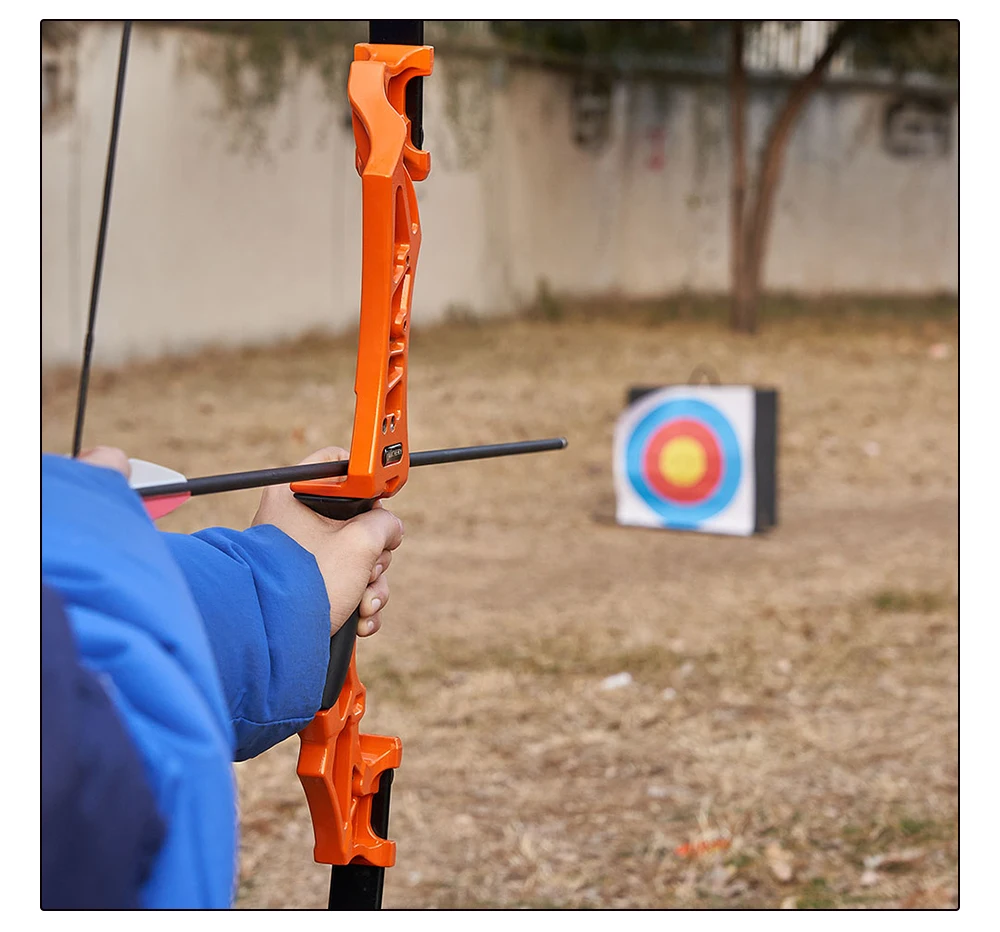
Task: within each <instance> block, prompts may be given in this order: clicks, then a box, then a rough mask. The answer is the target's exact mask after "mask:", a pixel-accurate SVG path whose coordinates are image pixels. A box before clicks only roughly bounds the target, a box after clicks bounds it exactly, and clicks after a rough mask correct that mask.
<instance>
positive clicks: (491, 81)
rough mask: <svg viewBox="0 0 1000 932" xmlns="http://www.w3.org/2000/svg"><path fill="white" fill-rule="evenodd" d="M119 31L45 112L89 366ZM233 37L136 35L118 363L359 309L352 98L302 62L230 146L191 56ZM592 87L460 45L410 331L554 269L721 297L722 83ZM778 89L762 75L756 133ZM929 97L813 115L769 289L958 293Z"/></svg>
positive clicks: (946, 189)
mask: <svg viewBox="0 0 1000 932" xmlns="http://www.w3.org/2000/svg"><path fill="white" fill-rule="evenodd" d="M119 39H120V31H119V29H118V28H116V27H113V26H104V25H101V24H89V25H87V26H85V27H84V28H83V29H82V31H81V33H80V36H79V40H78V42H77V43H75V45H74V47H73V48H70V49H64V50H62V51H61V52H60V53H59V55H58V57H57V59H56V64H57V67H58V74H59V81H58V88H59V91H58V94H59V95H61V96H62V97H63V98H64V99H62V100H61V102H59V101H57V102H56V104H53V105H51V106H50V108H49V112H47V113H45V114H44V115H43V122H42V142H43V144H42V278H43V281H42V285H43V287H42V322H43V327H42V335H43V341H42V342H43V357H44V359H45V361H46V362H53V363H55V362H70V361H75V360H76V359H77V358H78V356H79V352H80V348H81V346H82V341H83V332H84V326H85V319H86V307H87V299H88V295H89V288H90V274H91V266H92V262H93V252H94V243H95V239H96V230H97V222H98V215H99V210H100V199H101V187H102V177H103V170H104V161H105V157H106V148H107V138H108V129H109V126H110V118H111V107H112V101H113V97H114V80H115V70H116V62H117V52H118V43H119ZM212 41H216V40H211V39H208V38H206V37H203V36H199V35H197V34H194V33H190V32H186V31H183V30H179V29H172V28H165V29H164V28H157V29H155V30H154V29H153V28H152V27H143V26H139V27H137V28H136V29H135V32H134V35H133V43H132V53H131V58H130V62H129V71H128V79H127V86H126V87H127V89H126V98H125V108H124V115H123V125H122V132H121V139H120V149H119V157H118V169H117V175H116V181H115V189H114V201H113V205H112V214H111V224H110V236H109V240H108V246H107V257H106V267H105V275H104V284H103V288H102V298H101V307H100V314H99V328H98V336H97V347H98V359H99V360H101V361H104V362H117V361H121V360H124V359H128V358H135V357H141V356H144V355H156V354H160V353H163V352H167V351H185V350H189V349H194V348H197V347H201V346H204V345H206V344H211V343H261V342H266V341H269V340H273V339H277V338H284V337H290V336H295V335H297V334H300V333H302V332H304V331H306V330H309V329H312V328H317V327H323V328H330V329H344V328H347V327H350V326H352V325H353V324H354V322H355V321H356V315H357V300H358V291H359V286H358V281H359V267H360V266H359V263H360V241H359V240H360V183H359V180H358V177H357V174H356V172H355V170H354V149H353V139H352V136H351V133H350V130H349V129H348V127H347V122H346V119H345V116H346V107H345V106H344V105H343V104H341V103H340V102H339V101H338V102H334V103H331V102H330V101H329V100H328V99H327V98H326V96H325V93H324V89H323V87H322V85H321V84H320V82H319V80H318V79H316V78H310V77H306V78H304V79H302V80H301V81H299V82H297V83H296V84H295V86H294V87H293V89H292V90H291V91H290V92H289V93H288V94H287V95H286V96H285V97H284V98H283V100H282V103H281V104H280V106H279V107H278V108H277V110H276V112H275V113H274V114H273V117H271V118H269V119H268V121H267V136H266V139H267V151H266V152H265V153H264V154H259V153H258V154H257V155H253V154H251V153H250V152H249V151H248V149H247V147H246V146H243V147H240V146H235V147H234V136H233V132H232V126H231V124H230V123H228V122H226V121H220V120H219V119H218V117H217V116H216V111H217V108H218V105H219V93H218V90H217V87H216V85H215V84H213V82H212V81H211V80H210V79H209V78H207V77H206V76H205V75H204V73H202V72H201V71H200V70H199V69H198V68H196V67H194V61H195V59H196V58H197V56H198V55H199V53H200V52H201V51H204V48H205V47H206V46H205V44H206V43H209V42H212ZM579 80H580V79H579V78H574V77H573V76H572V75H570V74H567V73H557V72H552V71H544V70H541V69H538V68H531V67H527V66H522V65H512V64H510V63H509V62H502V61H493V62H490V61H485V60H477V59H471V58H467V57H462V56H460V55H457V54H455V55H450V56H449V55H448V54H447V52H441V53H439V55H438V59H437V63H436V70H435V74H434V76H433V77H432V78H431V79H429V80H428V81H427V82H425V114H426V115H425V124H426V145H427V147H428V148H429V149H430V151H431V153H432V159H433V169H432V173H431V176H430V178H429V179H428V180H427V181H425V182H423V183H421V184H419V185H418V186H417V190H418V195H419V201H420V211H421V216H422V218H423V224H424V231H425V234H424V245H423V251H422V254H421V257H420V267H419V271H418V275H417V290H416V297H415V318H414V320H415V326H419V325H420V324H421V323H422V322H429V321H433V320H436V319H440V318H441V317H442V316H444V315H445V314H447V313H448V312H449V311H455V310H461V311H464V312H467V313H475V314H491V313H502V312H508V311H511V310H513V309H515V308H517V307H518V306H520V305H522V304H523V303H525V302H527V301H530V300H531V299H532V298H533V296H534V295H535V294H536V292H537V290H538V288H539V283H540V281H541V280H542V279H545V280H546V281H547V282H548V285H549V287H550V288H551V289H552V290H553V291H554V292H563V293H569V294H573V295H580V296H594V295H600V294H605V293H607V294H618V295H622V296H627V297H648V296H655V295H662V294H666V293H671V292H677V291H680V290H685V289H691V290H705V291H721V290H723V289H725V288H726V286H727V269H728V242H727V240H728V232H727V231H728V220H727V217H728V204H727V195H728V150H727V139H726V135H727V134H726V119H727V115H726V97H725V90H724V87H723V86H722V85H721V84H720V83H719V82H718V81H717V80H700V81H694V80H690V81H687V82H684V81H680V80H676V79H675V80H673V81H671V82H654V83H648V82H647V83H644V82H641V81H630V82H625V81H618V82H616V83H615V84H614V85H613V86H612V87H611V88H610V91H609V96H602V95H603V91H601V90H600V89H598V90H597V91H594V90H593V89H591V90H590V91H587V90H586V89H583V90H581V88H580V87H579ZM783 93H784V88H783V87H782V86H780V85H775V84H770V85H760V86H757V87H755V89H754V91H753V93H752V97H751V105H750V113H749V121H750V127H749V129H750V139H751V143H752V146H759V144H760V140H761V138H762V135H763V132H764V128H765V125H766V122H767V119H768V118H769V114H770V113H771V112H772V109H773V107H774V106H776V103H777V101H778V100H779V99H780V95H781V94H783ZM912 96H913V95H911V94H908V93H906V92H904V91H900V90H898V89H896V90H888V89H884V90H878V89H859V88H853V89H845V88H831V89H827V90H824V91H823V92H821V93H820V94H818V95H817V96H816V97H815V99H814V100H813V101H812V103H811V104H810V105H809V106H808V108H807V110H806V111H805V113H804V116H803V119H802V122H801V123H800V125H799V127H798V130H797V131H796V134H795V137H794V139H793V141H792V144H791V148H790V150H789V152H788V157H787V161H786V170H785V175H784V179H783V181H782V184H781V188H780V190H779V193H778V205H777V212H776V216H775V222H774V228H773V237H772V244H771V249H770V252H769V256H768V262H767V268H766V284H767V286H768V287H769V288H772V289H775V290H793V291H797V292H801V293H804V294H815V293H824V292H827V293H828V292H836V291H843V292H851V291H865V292H886V293H899V292H911V293H920V292H939V291H956V290H957V284H958V271H957V265H958V253H957V235H958V230H957V176H958V160H957V132H958V126H957V106H955V105H953V104H948V105H947V106H945V107H944V110H943V112H937V111H935V109H934V105H925V104H923V103H921V101H920V100H919V99H911V98H912ZM345 98H346V95H345ZM605 105H606V106H605ZM928 106H929V107H930V109H929V110H928ZM602 107H603V109H602ZM887 121H888V122H887Z"/></svg>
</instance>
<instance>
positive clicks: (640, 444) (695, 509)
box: [625, 398, 743, 529]
mask: <svg viewBox="0 0 1000 932" xmlns="http://www.w3.org/2000/svg"><path fill="white" fill-rule="evenodd" d="M681 418H685V419H690V420H692V421H698V422H700V423H702V424H704V425H705V427H706V428H707V429H709V430H710V431H712V433H713V434H714V435H715V437H716V438H717V439H718V442H719V447H720V450H721V454H722V475H721V477H720V479H719V483H718V485H717V486H716V488H715V490H714V491H713V492H712V493H711V494H710V495H709V496H708V497H707V498H705V499H703V500H701V501H699V502H692V503H683V502H674V501H670V500H669V499H666V498H664V496H663V495H662V494H661V493H660V492H658V491H657V490H656V489H654V488H653V487H652V486H651V485H650V483H649V481H648V479H647V477H646V474H645V465H644V464H645V457H646V450H647V448H648V447H649V444H650V442H651V441H652V439H653V437H654V435H655V434H656V433H657V432H658V431H660V430H661V429H663V428H665V427H667V426H668V425H669V424H670V423H671V422H672V421H675V420H679V419H681ZM625 466H626V469H627V471H628V478H629V482H630V483H631V484H632V488H634V489H635V491H636V494H638V495H639V497H640V498H642V500H643V501H644V502H645V503H646V504H647V505H649V507H650V508H652V509H653V511H655V512H656V513H657V514H658V515H659V516H660V517H661V518H663V519H664V520H665V521H666V522H667V523H668V524H669V525H671V526H673V527H678V528H689V529H694V528H697V526H698V525H699V524H700V523H701V522H703V521H706V520H707V519H709V518H711V517H713V516H714V515H717V514H718V513H719V512H720V511H722V510H723V509H724V508H726V507H727V506H728V505H729V504H730V502H732V500H733V496H734V495H735V494H736V490H737V489H738V488H739V485H740V476H741V475H742V473H743V465H742V460H741V457H740V445H739V441H738V440H737V438H736V432H735V431H734V430H733V428H732V425H731V424H730V423H729V419H728V418H727V417H725V415H723V414H722V413H721V412H720V411H719V410H718V408H715V407H713V406H712V405H710V404H706V403H705V402H704V401H695V400H694V399H690V398H686V399H682V400H678V401H666V402H664V403H663V404H661V405H657V407H655V408H654V409H653V410H652V411H650V412H649V414H647V415H646V416H645V417H644V418H643V419H642V420H641V421H639V423H638V424H637V425H636V426H635V428H634V429H633V431H632V436H631V437H629V440H628V445H627V447H626V450H625Z"/></svg>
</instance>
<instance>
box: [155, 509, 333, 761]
mask: <svg viewBox="0 0 1000 932" xmlns="http://www.w3.org/2000/svg"><path fill="white" fill-rule="evenodd" d="M163 537H164V540H165V541H166V543H167V546H168V548H169V549H170V552H171V553H172V554H173V557H174V559H175V561H176V562H177V565H178V566H179V567H180V568H181V571H182V572H183V574H184V577H185V578H186V580H187V583H188V586H189V587H190V589H191V592H192V594H193V596H194V599H195V602H196V603H197V605H198V609H199V611H200V612H201V616H202V618H203V619H204V621H205V630H206V632H207V634H208V639H209V641H210V642H211V645H212V650H213V653H214V655H215V662H216V666H217V668H218V671H219V676H220V678H221V681H222V688H223V693H224V694H225V697H226V702H227V705H228V707H229V714H230V717H231V720H232V725H233V729H234V732H235V736H236V742H235V748H234V752H233V759H234V760H246V759H247V758H250V757H255V756H256V755H257V754H260V753H261V752H263V751H266V750H267V749H268V748H269V747H272V746H273V745H275V744H277V743H278V742H279V741H283V740H284V739H285V738H288V737H290V736H292V735H294V734H295V733H296V732H299V731H301V730H302V729H303V728H304V727H305V726H306V725H307V724H308V723H309V721H310V720H311V719H312V717H313V716H314V715H315V714H316V712H317V710H318V709H319V706H320V702H321V701H322V695H323V683H324V681H325V679H326V667H327V662H328V660H329V643H330V602H329V599H328V597H327V594H326V586H325V585H324V583H323V577H322V575H320V572H319V568H318V567H317V565H316V559H315V557H313V555H312V554H311V553H309V552H308V551H307V550H305V549H303V548H302V547H300V546H299V545H298V544H297V543H296V542H295V541H293V540H292V539H291V538H290V537H288V536H287V535H286V534H285V533H283V532H282V531H279V530H278V529H277V528H276V527H273V526H271V525H260V526H258V527H252V528H249V529H248V530H246V531H232V530H228V529H226V528H210V529H209V530H206V531H200V532H199V533H197V534H190V535H189V534H164V535H163Z"/></svg>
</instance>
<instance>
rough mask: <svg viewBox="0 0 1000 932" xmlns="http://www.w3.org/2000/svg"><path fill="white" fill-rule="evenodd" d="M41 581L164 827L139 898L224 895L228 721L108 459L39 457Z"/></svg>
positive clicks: (193, 631) (232, 826)
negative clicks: (57, 600)
mask: <svg viewBox="0 0 1000 932" xmlns="http://www.w3.org/2000/svg"><path fill="white" fill-rule="evenodd" d="M42 580H43V582H44V583H45V584H47V585H49V586H50V587H51V588H53V589H55V590H56V591H57V592H58V593H59V594H60V596H61V597H62V599H63V603H64V606H65V609H66V615H67V617H68V618H69V622H70V626H71V628H72V630H73V635H74V638H75V640H76V644H77V649H78V651H79V657H80V663H81V664H82V665H83V666H84V667H85V668H86V669H88V670H89V671H91V672H92V673H93V674H94V676H95V677H96V678H97V680H98V681H99V682H100V684H101V685H102V687H103V688H104V690H105V692H106V693H107V695H108V697H109V698H110V700H111V703H112V704H113V706H114V708H115V711H116V712H117V714H118V717H119V718H120V720H121V722H122V724H123V725H124V727H125V729H126V731H127V732H128V734H129V736H130V737H131V739H132V741H133V743H134V745H135V748H136V750H137V751H138V754H139V757H140V759H141V760H142V762H143V766H144V768H145V771H146V777H147V780H148V783H149V787H150V789H151V790H152V792H153V796H154V798H155V800H156V808H157V811H158V812H159V814H160V817H161V819H162V820H163V824H164V826H165V828H166V834H165V836H164V839H163V843H162V845H161V847H160V849H159V853H158V855H157V857H156V860H155V862H154V863H153V865H152V869H151V871H150V875H149V877H148V879H147V881H146V883H145V884H144V885H143V887H142V890H141V893H140V903H141V905H142V906H146V907H168V908H192V907H194V908H211V907H225V906H228V905H229V904H230V902H231V900H232V893H233V889H234V879H235V863H236V853H237V844H236V843H237V820H236V795H235V787H234V780H233V773H232V766H231V753H232V745H233V736H232V728H231V726H230V723H229V715H228V712H227V710H226V705H225V702H224V700H223V695H222V687H221V684H220V682H219V676H218V673H217V672H216V669H215V662H214V658H213V656H212V650H211V647H210V646H209V643H208V638H207V637H206V635H205V629H204V627H203V625H202V621H201V617H200V616H199V614H198V609H197V606H196V605H195V602H194V600H193V598H192V597H191V593H190V591H189V590H188V587H187V584H186V583H185V581H184V577H183V576H182V575H181V572H180V570H179V569H178V567H177V564H176V563H175V562H174V560H173V559H172V557H171V556H170V552H169V550H168V548H167V546H166V544H165V542H164V540H163V538H162V536H161V535H160V533H159V532H158V531H157V530H156V528H155V527H154V526H153V523H152V522H151V521H150V520H149V518H148V517H147V515H146V512H145V509H144V508H143V507H142V503H141V501H140V499H139V497H138V496H137V495H136V494H135V492H133V491H132V490H131V489H129V487H128V485H127V483H126V482H125V479H124V478H123V477H122V476H121V475H119V474H118V473H116V472H113V471H112V470H109V469H101V468H98V467H95V466H89V465H87V464H85V463H80V462H77V461H74V460H70V459H66V458H64V457H58V456H44V457H43V458H42Z"/></svg>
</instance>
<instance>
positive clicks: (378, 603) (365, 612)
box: [361, 576, 389, 618]
mask: <svg viewBox="0 0 1000 932" xmlns="http://www.w3.org/2000/svg"><path fill="white" fill-rule="evenodd" d="M388 601H389V580H388V578H387V577H385V576H382V577H380V578H379V579H377V580H375V582H373V583H372V584H371V585H370V586H369V587H368V588H367V589H365V591H364V593H363V594H362V596H361V617H362V618H371V616H372V615H377V614H378V613H379V612H380V611H381V610H382V609H383V608H385V604H386V602H388Z"/></svg>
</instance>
